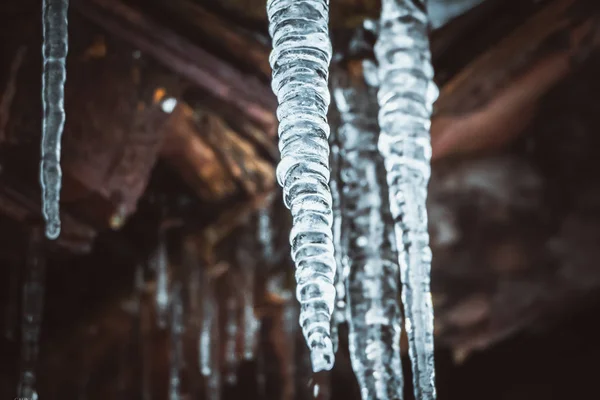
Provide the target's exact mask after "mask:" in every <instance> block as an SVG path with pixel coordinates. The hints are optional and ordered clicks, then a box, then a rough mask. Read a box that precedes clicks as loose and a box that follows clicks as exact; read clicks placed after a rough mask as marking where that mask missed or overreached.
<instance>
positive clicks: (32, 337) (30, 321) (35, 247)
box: [18, 231, 46, 400]
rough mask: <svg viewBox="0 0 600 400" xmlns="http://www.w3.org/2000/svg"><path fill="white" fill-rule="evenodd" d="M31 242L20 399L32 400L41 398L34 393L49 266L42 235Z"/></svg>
mask: <svg viewBox="0 0 600 400" xmlns="http://www.w3.org/2000/svg"><path fill="white" fill-rule="evenodd" d="M29 240H30V242H29V249H28V254H27V266H26V272H25V273H26V276H25V284H24V285H23V305H22V313H23V314H22V315H23V319H22V321H21V324H22V325H21V343H22V347H21V372H20V377H19V388H18V395H19V398H26V399H32V400H33V399H37V398H38V395H37V392H36V390H35V381H36V377H35V367H36V363H37V358H38V351H39V339H40V330H41V326H42V312H43V309H44V293H45V286H46V285H45V281H46V263H45V260H44V258H43V249H42V246H43V241H42V235H41V232H38V231H34V232H33V233H32V234H31V236H30V239H29Z"/></svg>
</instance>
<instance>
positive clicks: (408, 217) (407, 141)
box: [375, 0, 438, 400]
mask: <svg viewBox="0 0 600 400" xmlns="http://www.w3.org/2000/svg"><path fill="white" fill-rule="evenodd" d="M427 27H428V21H427V14H426V13H425V4H424V1H423V0H420V1H399V0H383V2H382V11H381V25H380V34H379V38H378V41H377V44H376V46H375V55H376V57H377V61H378V63H379V77H380V88H379V93H378V102H379V106H380V111H379V124H380V127H381V135H380V137H379V151H380V152H381V155H382V156H383V158H384V163H385V168H386V171H387V182H388V186H389V197H390V209H391V212H392V215H393V217H394V220H395V231H396V240H397V243H398V245H397V247H398V252H399V264H400V269H401V277H402V284H403V290H402V299H403V302H404V310H405V314H406V331H407V334H408V338H409V354H410V358H411V361H412V365H413V380H414V390H415V397H416V398H417V399H419V400H429V399H434V398H435V397H436V391H435V371H434V358H433V309H432V304H431V293H430V289H429V279H430V278H429V273H430V268H431V250H430V248H429V234H428V232H427V210H426V206H425V201H426V197H427V184H428V182H429V176H430V171H431V170H430V159H431V141H430V135H429V128H430V125H431V122H430V118H431V112H432V106H433V102H434V101H435V99H436V98H437V94H438V91H437V87H436V86H435V84H434V83H433V81H432V79H433V68H432V66H431V61H430V60H431V55H430V50H429V41H428V36H427Z"/></svg>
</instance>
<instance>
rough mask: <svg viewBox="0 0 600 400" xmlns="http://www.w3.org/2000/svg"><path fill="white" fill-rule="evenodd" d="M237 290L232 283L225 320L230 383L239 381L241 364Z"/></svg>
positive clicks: (226, 356) (226, 359)
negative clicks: (238, 347)
mask: <svg viewBox="0 0 600 400" xmlns="http://www.w3.org/2000/svg"><path fill="white" fill-rule="evenodd" d="M231 279H235V278H231ZM235 292H236V290H235V288H234V287H233V284H232V289H231V290H230V293H229V297H228V299H227V307H226V314H227V315H226V318H227V319H226V321H225V365H226V367H225V368H226V371H227V372H226V376H225V380H226V381H227V383H228V384H230V385H235V384H236V383H237V371H238V366H239V364H240V358H239V353H238V351H237V338H238V331H239V324H238V316H239V301H238V298H237V296H236V294H235Z"/></svg>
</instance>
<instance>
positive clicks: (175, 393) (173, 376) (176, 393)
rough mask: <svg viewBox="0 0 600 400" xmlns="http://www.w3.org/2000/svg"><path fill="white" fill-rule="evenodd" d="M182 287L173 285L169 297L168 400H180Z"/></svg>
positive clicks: (182, 330)
mask: <svg viewBox="0 0 600 400" xmlns="http://www.w3.org/2000/svg"><path fill="white" fill-rule="evenodd" d="M181 291H182V287H181V283H180V282H178V283H176V284H175V285H173V292H172V296H171V299H172V301H171V321H170V323H171V351H170V352H169V357H170V360H169V361H170V368H169V373H170V379H169V400H180V399H181V398H182V397H181V370H182V369H183V333H184V329H185V327H184V320H183V299H182V293H181Z"/></svg>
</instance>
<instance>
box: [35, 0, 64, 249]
mask: <svg viewBox="0 0 600 400" xmlns="http://www.w3.org/2000/svg"><path fill="white" fill-rule="evenodd" d="M68 9H69V1H68V0H43V3H42V27H43V29H42V31H43V37H44V38H43V43H42V57H43V63H44V65H43V72H42V108H43V117H42V146H41V147H42V161H41V164H40V183H41V185H42V210H43V214H44V219H45V220H46V236H47V237H48V239H56V238H57V237H58V235H60V210H59V200H60V188H61V185H62V182H61V180H62V171H61V169H60V141H61V137H62V132H63V128H64V125H65V106H64V103H65V80H66V78H67V68H66V60H67V53H68V51H69V36H68V30H67V11H68Z"/></svg>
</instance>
